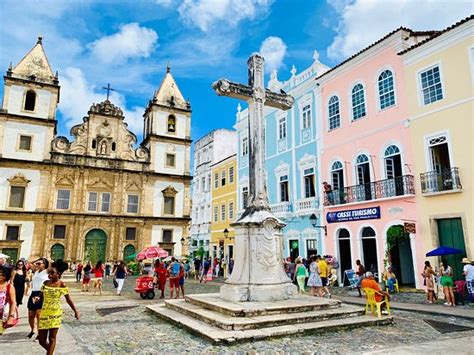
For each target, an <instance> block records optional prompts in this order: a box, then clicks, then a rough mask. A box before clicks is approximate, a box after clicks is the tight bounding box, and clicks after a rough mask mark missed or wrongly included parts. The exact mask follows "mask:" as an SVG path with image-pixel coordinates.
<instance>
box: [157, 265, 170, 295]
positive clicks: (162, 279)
mask: <svg viewBox="0 0 474 355" xmlns="http://www.w3.org/2000/svg"><path fill="white" fill-rule="evenodd" d="M156 276H157V278H158V288H159V290H160V291H161V296H160V298H165V288H166V279H167V278H168V269H167V268H166V264H165V263H164V262H162V263H160V266H159V268H158V269H157V272H156Z"/></svg>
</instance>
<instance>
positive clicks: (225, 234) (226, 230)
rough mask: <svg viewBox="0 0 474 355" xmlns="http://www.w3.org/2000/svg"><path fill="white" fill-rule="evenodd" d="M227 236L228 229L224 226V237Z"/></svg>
mask: <svg viewBox="0 0 474 355" xmlns="http://www.w3.org/2000/svg"><path fill="white" fill-rule="evenodd" d="M228 236H229V230H228V229H227V228H226V229H224V238H226V239H227V237H228Z"/></svg>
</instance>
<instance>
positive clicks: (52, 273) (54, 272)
mask: <svg viewBox="0 0 474 355" xmlns="http://www.w3.org/2000/svg"><path fill="white" fill-rule="evenodd" d="M48 274H49V275H54V274H57V272H56V271H54V270H49V271H48Z"/></svg>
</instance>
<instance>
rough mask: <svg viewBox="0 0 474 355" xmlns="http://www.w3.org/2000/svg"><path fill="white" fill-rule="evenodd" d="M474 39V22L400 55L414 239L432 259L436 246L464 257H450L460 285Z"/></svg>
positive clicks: (472, 244) (470, 234) (466, 236)
mask: <svg viewBox="0 0 474 355" xmlns="http://www.w3.org/2000/svg"><path fill="white" fill-rule="evenodd" d="M473 34H474V17H473V16H471V17H469V18H466V19H464V20H462V21H460V22H458V23H456V24H454V25H453V26H451V27H448V28H447V29H445V30H443V31H440V32H438V33H437V34H435V35H434V36H432V37H430V38H429V39H427V40H424V41H422V42H420V43H419V44H417V45H414V46H413V47H410V48H408V49H406V50H404V51H402V52H400V53H399V54H400V55H401V56H402V57H403V60H404V66H405V79H406V88H407V94H408V95H407V96H408V100H409V114H408V116H409V125H410V134H411V141H412V144H413V154H414V157H413V158H414V159H413V160H414V162H415V166H414V173H415V174H414V175H415V177H416V189H417V197H416V202H417V206H418V214H419V223H418V225H417V226H416V229H417V232H416V234H417V236H418V235H420V236H421V237H422V238H423V244H424V248H425V249H426V251H429V250H431V249H434V248H437V247H438V246H448V247H454V248H457V249H461V250H463V253H464V254H460V255H456V256H448V257H447V261H448V264H450V265H451V266H452V267H453V269H454V271H455V276H456V277H457V278H461V277H462V276H461V272H462V264H460V260H461V258H462V257H464V256H466V255H467V257H468V258H470V259H474V239H473V238H474V229H473V228H474V225H473V218H474V217H473V214H474V210H473V201H474V195H473V178H472V176H473V174H472V173H473V171H472V166H473V164H474V158H473V142H472V141H473V134H474V131H473V123H472V121H473V118H474V106H473V84H474V35H473ZM438 261H439V259H434V260H433V259H432V262H434V263H435V264H437V263H438Z"/></svg>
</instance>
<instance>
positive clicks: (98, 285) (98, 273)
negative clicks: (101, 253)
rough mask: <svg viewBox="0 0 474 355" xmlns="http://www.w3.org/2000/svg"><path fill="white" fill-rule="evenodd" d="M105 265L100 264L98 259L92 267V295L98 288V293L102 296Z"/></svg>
mask: <svg viewBox="0 0 474 355" xmlns="http://www.w3.org/2000/svg"><path fill="white" fill-rule="evenodd" d="M104 270H105V266H104V264H102V261H101V260H99V261H98V262H97V264H96V265H95V268H94V276H95V278H94V295H95V293H96V291H97V289H98V290H99V293H100V295H101V296H102V279H103V278H104Z"/></svg>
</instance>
